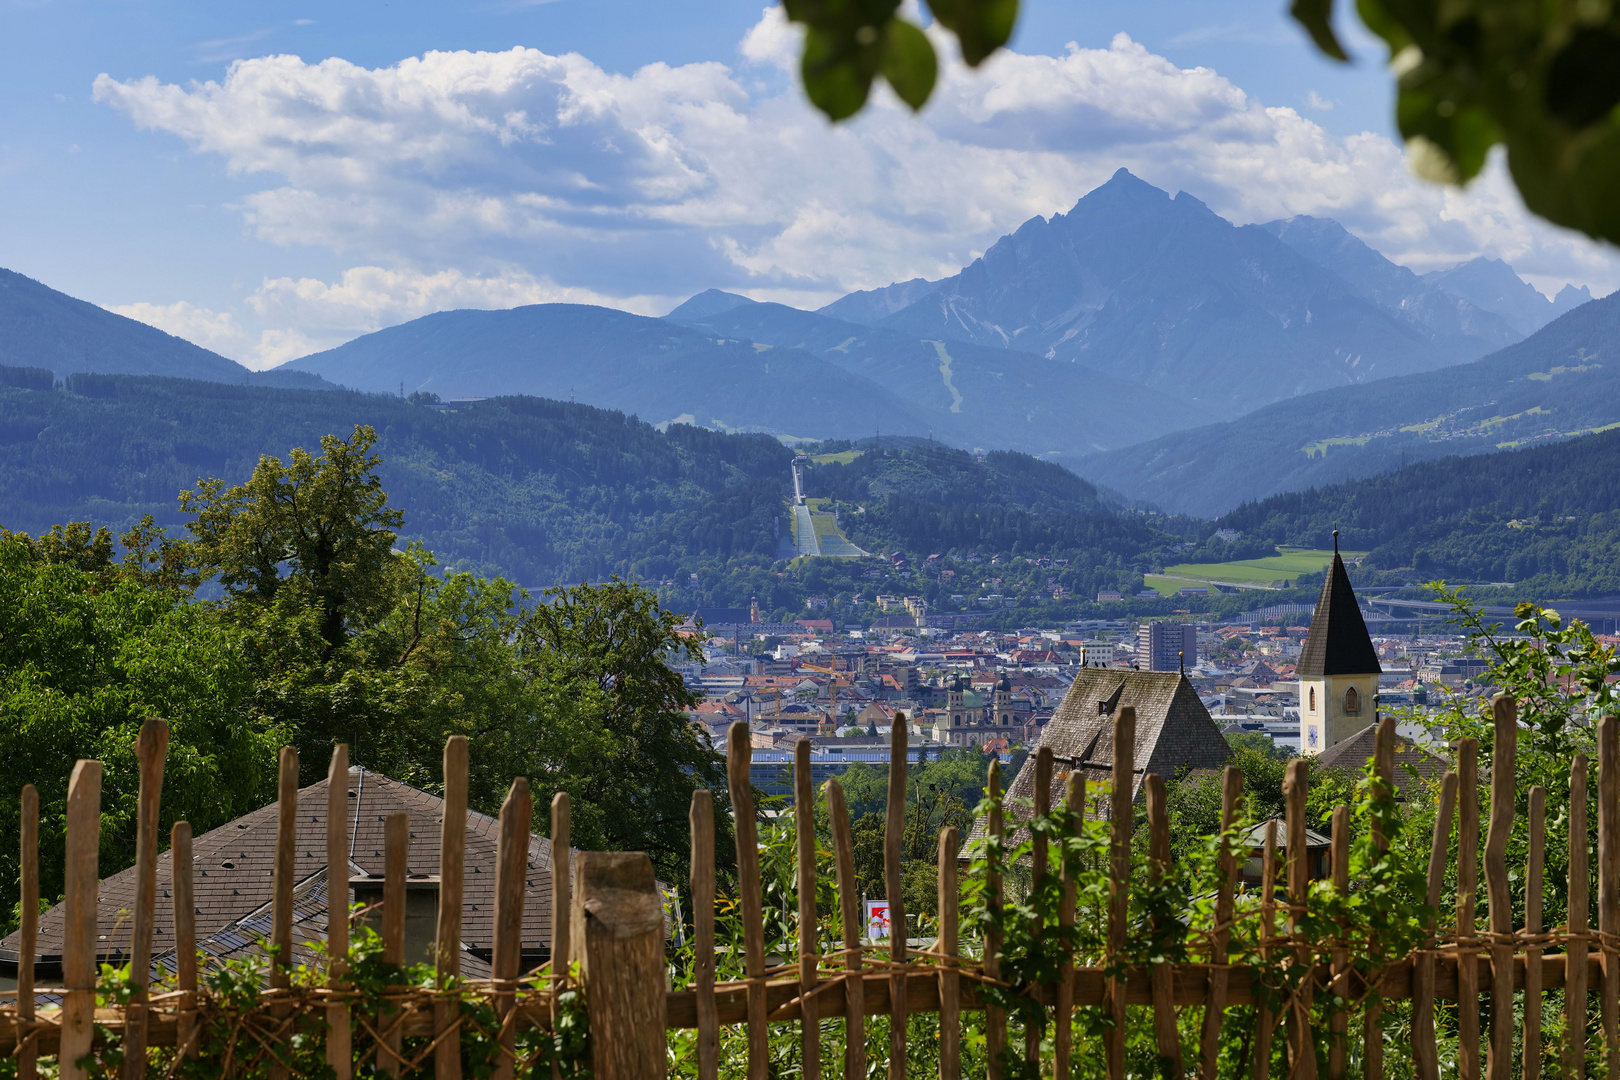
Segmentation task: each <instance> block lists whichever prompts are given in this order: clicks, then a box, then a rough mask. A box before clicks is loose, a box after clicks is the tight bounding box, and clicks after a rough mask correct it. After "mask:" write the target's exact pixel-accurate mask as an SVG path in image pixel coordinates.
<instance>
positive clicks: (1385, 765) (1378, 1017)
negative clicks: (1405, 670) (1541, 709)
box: [1361, 716, 1395, 1080]
mask: <svg viewBox="0 0 1620 1080" xmlns="http://www.w3.org/2000/svg"><path fill="white" fill-rule="evenodd" d="M1373 765H1374V772H1375V773H1376V775H1377V777H1378V780H1377V784H1378V787H1377V789H1376V790H1377V793H1378V794H1379V796H1383V795H1385V794H1388V793H1390V792H1391V791H1392V790H1393V785H1394V782H1395V718H1394V717H1393V716H1385V717H1383V718H1382V719H1380V720H1379V721H1378V733H1377V735H1376V737H1375V738H1374V740H1373ZM1373 843H1374V844H1376V845H1377V847H1378V850H1379V851H1385V850H1387V849H1388V847H1389V841H1388V839H1387V838H1386V837H1385V836H1384V831H1383V827H1382V826H1380V825H1379V824H1378V822H1377V821H1376V820H1375V821H1374V822H1373ZM1378 977H1379V976H1377V975H1375V976H1374V979H1375V980H1376V979H1377V978H1378ZM1383 1008H1384V1007H1383V1002H1382V1001H1381V999H1380V997H1379V995H1377V994H1372V995H1370V996H1369V997H1368V998H1367V1003H1366V1005H1365V1006H1364V1007H1363V1009H1362V1021H1361V1032H1362V1051H1361V1076H1362V1080H1384V1023H1383Z"/></svg>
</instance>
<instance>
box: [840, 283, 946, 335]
mask: <svg viewBox="0 0 1620 1080" xmlns="http://www.w3.org/2000/svg"><path fill="white" fill-rule="evenodd" d="M937 288H939V282H937V281H929V280H927V279H926V278H920V277H919V278H912V279H911V280H910V281H897V282H895V283H894V284H893V285H886V286H884V287H883V288H881V289H865V290H863V291H861V292H852V293H850V294H849V295H848V296H842V297H839V298H838V299H837V300H834V301H833V302H832V303H830V304H828V305H827V306H826V307H824V308H818V309H817V314H820V315H826V316H829V317H831V318H834V319H843V320H844V321H845V322H852V323H865V324H866V325H868V326H870V325H872V324H874V323H879V322H882V321H883V320H884V319H887V318H888V317H889V316H890V315H893V314H894V313H895V312H897V311H901V310H903V309H905V308H907V307H910V306H911V305H912V304H915V303H916V302H917V301H918V300H921V299H922V298H923V297H925V296H927V295H928V294H929V293H931V292H933V291H934V290H935V289H937Z"/></svg>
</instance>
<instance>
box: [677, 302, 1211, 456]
mask: <svg viewBox="0 0 1620 1080" xmlns="http://www.w3.org/2000/svg"><path fill="white" fill-rule="evenodd" d="M730 295H731V294H729V293H720V292H717V291H713V290H711V291H710V292H707V293H700V294H699V295H698V296H695V297H693V298H692V299H691V300H689V301H687V302H686V303H685V304H682V305H681V306H680V307H678V308H676V309H675V310H674V311H672V312H670V313H669V314H668V315H667V316H665V318H666V319H667V320H669V321H671V322H679V323H683V324H686V325H690V326H692V327H694V328H696V329H699V330H702V331H704V332H705V333H709V334H713V335H716V336H719V337H722V338H728V339H732V338H740V339H743V340H746V341H756V342H763V343H766V344H770V345H777V346H781V347H783V348H791V349H800V350H803V351H804V352H807V353H809V354H811V355H812V356H816V357H819V358H820V359H822V360H825V361H827V362H828V363H830V364H835V365H837V366H838V367H839V368H842V369H843V370H844V371H847V372H850V373H852V374H854V375H856V376H858V377H860V378H862V379H870V380H871V381H872V382H874V383H876V384H878V385H879V386H881V387H883V388H884V389H885V390H887V391H889V392H890V393H892V394H893V395H894V396H895V397H897V398H899V399H901V400H903V401H904V402H906V404H907V405H908V406H909V407H910V408H911V410H912V411H913V413H914V414H915V415H917V416H920V417H924V418H926V419H927V421H928V423H929V425H930V427H931V428H932V429H933V433H934V435H935V436H936V437H937V438H939V439H941V440H943V441H946V442H951V443H955V444H957V445H959V446H966V447H984V448H987V449H991V448H1002V449H1010V450H1020V451H1023V452H1025V453H1031V454H1053V453H1055V454H1060V455H1063V459H1064V460H1071V459H1073V458H1075V457H1077V456H1080V455H1083V454H1089V453H1093V452H1095V451H1096V450H1099V449H1107V448H1112V447H1118V446H1125V445H1128V444H1130V443H1133V442H1139V441H1141V440H1142V439H1147V438H1152V437H1153V435H1155V434H1162V433H1164V432H1168V431H1175V430H1177V429H1178V428H1184V427H1187V426H1190V425H1194V424H1199V423H1202V422H1204V421H1206V420H1207V419H1208V416H1207V414H1204V413H1202V412H1200V411H1199V410H1197V409H1195V408H1194V407H1192V406H1190V405H1188V404H1187V403H1185V402H1182V401H1179V400H1177V399H1175V398H1173V397H1171V396H1169V395H1167V394H1163V393H1159V392H1157V391H1154V390H1149V389H1147V388H1146V387H1143V386H1140V385H1136V384H1132V383H1130V382H1128V381H1126V380H1124V379H1120V378H1116V377H1114V376H1113V375H1110V374H1107V373H1104V372H1098V371H1095V370H1093V369H1091V368H1085V367H1081V366H1079V365H1077V364H1054V363H1052V362H1051V361H1049V360H1044V359H1041V358H1040V357H1034V356H1030V355H1028V354H1027V353H1021V352H1016V351H1013V350H1009V349H987V348H984V347H982V346H978V345H973V344H970V343H968V342H963V341H949V340H944V339H938V338H936V339H934V340H925V339H922V338H918V337H915V336H910V335H906V334H901V333H898V332H895V331H892V330H884V329H881V328H876V327H870V326H861V325H858V324H855V323H850V322H844V321H841V320H839V319H833V318H828V317H827V316H826V315H824V314H819V313H815V312H809V311H801V310H799V309H798V308H791V307H786V306H784V305H782V304H760V303H755V302H753V301H746V302H744V303H738V304H730V305H726V304H724V303H723V301H722V299H721V298H723V297H726V296H730ZM737 299H739V300H741V299H743V298H741V297H738V298H737ZM825 310H827V309H823V311H825ZM885 430H887V428H885Z"/></svg>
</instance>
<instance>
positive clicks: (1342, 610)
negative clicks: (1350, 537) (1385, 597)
mask: <svg viewBox="0 0 1620 1080" xmlns="http://www.w3.org/2000/svg"><path fill="white" fill-rule="evenodd" d="M1295 670H1296V671H1298V672H1299V674H1300V675H1302V676H1306V677H1311V676H1325V675H1373V674H1377V673H1379V672H1381V671H1383V670H1384V669H1383V667H1382V666H1380V665H1379V663H1378V650H1377V649H1374V648H1373V643H1372V637H1371V636H1370V635H1369V634H1368V633H1367V623H1366V620H1364V619H1363V618H1362V617H1361V608H1360V607H1358V606H1357V605H1356V592H1355V590H1354V589H1352V588H1351V587H1350V574H1349V573H1348V572H1347V571H1346V570H1345V568H1344V560H1343V559H1341V558H1340V557H1339V541H1338V534H1337V533H1335V534H1334V540H1333V565H1332V567H1331V568H1330V569H1329V570H1328V575H1327V577H1325V578H1323V579H1322V594H1321V595H1320V596H1318V597H1317V598H1316V610H1315V612H1313V613H1312V615H1311V628H1310V630H1309V631H1308V632H1307V633H1306V634H1305V646H1304V648H1302V649H1301V650H1300V653H1299V663H1298V664H1297V665H1295Z"/></svg>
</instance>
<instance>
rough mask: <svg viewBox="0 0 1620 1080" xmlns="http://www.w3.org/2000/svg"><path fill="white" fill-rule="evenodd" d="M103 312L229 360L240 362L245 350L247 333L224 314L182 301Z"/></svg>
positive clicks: (126, 307)
mask: <svg viewBox="0 0 1620 1080" xmlns="http://www.w3.org/2000/svg"><path fill="white" fill-rule="evenodd" d="M107 310H108V311H111V312H113V313H115V314H118V315H123V316H125V317H126V318H130V319H134V320H136V321H137V322H143V323H146V324H147V325H148V326H155V327H157V328H158V329H159V330H162V331H163V332H164V333H168V334H173V335H174V336H175V337H179V338H185V339H186V340H187V341H189V342H191V343H192V344H194V345H201V346H202V347H203V348H205V349H212V350H214V351H215V352H217V353H219V354H220V355H222V356H228V357H230V358H231V359H233V360H236V359H240V358H241V357H242V356H243V355H244V354H245V352H246V350H247V346H248V335H247V331H245V330H243V329H242V327H241V326H240V325H239V324H238V323H237V321H236V316H234V315H232V314H231V313H230V312H228V311H210V310H208V309H207V308H203V307H197V306H196V305H194V304H189V303H187V302H186V301H184V300H181V301H180V302H179V303H175V304H148V303H139V304H120V305H115V306H110V307H108V308H107Z"/></svg>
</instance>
